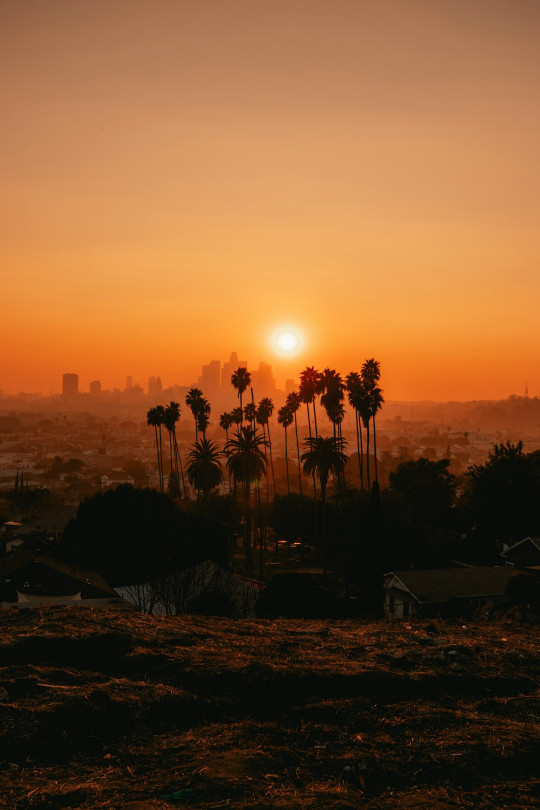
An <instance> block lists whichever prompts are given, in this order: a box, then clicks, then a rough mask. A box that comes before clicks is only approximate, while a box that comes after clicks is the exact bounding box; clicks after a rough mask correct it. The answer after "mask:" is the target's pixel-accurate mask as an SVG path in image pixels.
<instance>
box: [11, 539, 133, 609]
mask: <svg viewBox="0 0 540 810" xmlns="http://www.w3.org/2000/svg"><path fill="white" fill-rule="evenodd" d="M17 590H19V591H22V592H25V593H33V594H40V595H47V596H61V595H66V594H73V593H76V592H78V591H81V593H82V597H83V598H88V599H90V598H92V599H99V598H105V597H107V598H111V597H117V596H118V594H117V593H116V592H115V591H113V589H112V588H111V587H110V585H108V584H107V582H105V580H104V579H103V577H102V576H101V574H98V573H97V572H96V571H89V570H87V569H85V568H79V566H76V565H72V564H71V563H68V562H65V561H64V560H55V559H52V558H51V557H48V556H46V555H44V554H39V553H36V552H35V551H32V550H26V549H21V550H20V551H13V552H11V553H10V554H9V555H8V556H7V557H5V558H4V559H3V560H1V561H0V598H1V600H2V601H4V602H9V601H16V599H17V597H16V592H17Z"/></svg>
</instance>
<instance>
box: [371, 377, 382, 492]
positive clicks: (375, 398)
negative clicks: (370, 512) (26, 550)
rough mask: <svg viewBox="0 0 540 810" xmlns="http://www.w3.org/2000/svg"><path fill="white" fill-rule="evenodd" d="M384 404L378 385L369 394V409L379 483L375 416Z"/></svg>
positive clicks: (376, 478)
mask: <svg viewBox="0 0 540 810" xmlns="http://www.w3.org/2000/svg"><path fill="white" fill-rule="evenodd" d="M383 404H384V397H383V395H382V390H381V389H380V388H379V386H378V385H376V386H375V387H374V388H373V389H372V390H371V391H370V394H369V410H370V413H371V423H372V425H373V453H374V457H375V481H376V482H377V484H378V483H379V476H378V474H377V431H376V430H375V416H376V415H377V412H378V411H380V410H381V408H382V406H383Z"/></svg>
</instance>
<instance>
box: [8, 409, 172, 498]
mask: <svg viewBox="0 0 540 810" xmlns="http://www.w3.org/2000/svg"><path fill="white" fill-rule="evenodd" d="M146 424H147V425H148V426H149V427H153V428H154V434H155V437H156V454H157V465H158V475H159V488H160V490H161V491H162V492H163V479H162V476H161V458H160V453H159V438H158V425H160V424H161V423H160V417H159V415H158V411H157V406H156V407H155V408H150V409H149V410H148V412H147V414H146ZM17 475H18V473H17Z"/></svg>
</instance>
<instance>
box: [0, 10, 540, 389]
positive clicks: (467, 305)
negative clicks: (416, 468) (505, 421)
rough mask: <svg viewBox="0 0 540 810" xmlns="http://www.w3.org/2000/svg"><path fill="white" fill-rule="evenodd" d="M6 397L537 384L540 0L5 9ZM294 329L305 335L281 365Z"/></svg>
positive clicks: (0, 143) (0, 378)
mask: <svg viewBox="0 0 540 810" xmlns="http://www.w3.org/2000/svg"><path fill="white" fill-rule="evenodd" d="M0 8H1V19H2V24H1V26H0V52H1V53H2V63H3V64H2V71H1V74H0V82H1V85H2V111H3V114H2V119H3V125H2V127H1V128H0V161H1V164H2V166H1V168H2V178H3V182H2V188H1V192H0V193H1V197H0V207H1V211H0V229H1V253H2V255H1V262H2V265H1V266H2V288H1V289H2V292H3V296H2V299H3V307H2V316H1V326H0V332H1V340H2V348H3V351H2V357H3V362H2V370H1V374H0V389H3V390H4V391H5V392H9V393H16V392H17V391H21V390H24V391H38V390H41V391H43V392H44V393H48V392H49V390H50V389H51V388H52V390H53V391H55V392H58V391H59V390H60V387H61V375H62V373H63V372H64V371H74V372H78V373H79V375H80V387H81V388H82V389H83V390H87V389H88V383H89V381H90V380H92V379H101V381H102V384H103V387H112V386H121V387H123V385H124V384H125V378H126V375H127V374H131V375H132V376H133V378H134V380H138V381H140V382H141V383H142V384H144V385H146V381H147V378H148V376H149V375H150V374H154V375H157V374H160V375H161V376H162V378H163V381H164V383H165V384H171V383H173V382H178V383H184V384H189V383H192V382H193V381H195V380H196V377H197V375H198V374H199V373H200V367H201V365H202V363H204V362H208V361H209V360H211V359H222V360H225V359H227V358H228V355H229V353H230V351H231V350H236V351H238V353H239V355H240V356H241V357H245V358H247V359H248V361H249V363H250V364H251V365H253V366H255V365H256V364H258V361H259V360H260V359H264V360H266V361H267V362H270V363H272V364H273V367H274V371H275V372H276V377H277V380H278V383H279V384H282V383H283V380H284V378H285V376H297V373H298V371H300V370H301V369H302V368H303V367H304V366H305V365H307V364H309V365H315V366H317V367H319V368H322V367H323V366H325V365H331V366H332V367H335V368H337V369H339V370H341V371H342V372H344V373H347V372H348V371H350V370H352V369H358V368H359V367H360V365H361V363H362V362H363V360H364V359H365V358H366V357H371V356H375V357H376V358H378V359H380V361H381V364H382V372H383V379H382V383H383V388H384V390H385V396H386V397H387V398H390V399H405V398H406V399H424V398H430V399H471V398H495V397H503V396H506V395H508V394H510V393H522V392H523V389H524V386H525V380H526V379H528V384H529V392H530V394H531V395H534V394H540V368H539V364H538V357H539V354H540V352H539V349H540V330H539V329H538V325H537V324H538V304H539V303H540V295H539V293H540V273H539V256H540V231H539V228H538V223H539V221H540V193H539V188H540V161H539V160H538V150H539V146H538V145H539V143H540V104H539V95H540V94H539V90H540V48H539V42H540V4H539V3H538V2H536V0H473V2H471V0H382V1H380V0H378V2H363V0H189V1H187V2H186V1H185V0H77V2H73V0H40V2H39V3H36V2H35V0H16V2H15V0H11V2H7V1H6V0H4V1H3V2H1V3H0ZM281 323H290V324H293V325H295V326H297V327H298V328H299V329H302V330H303V331H304V332H305V345H304V349H303V351H302V353H301V354H300V355H299V356H298V357H296V358H294V359H292V360H289V361H286V362H285V361H282V360H281V359H279V358H278V357H275V356H274V355H273V353H272V349H271V347H270V344H269V341H270V335H271V333H272V331H273V329H274V328H275V326H276V325H279V324H281Z"/></svg>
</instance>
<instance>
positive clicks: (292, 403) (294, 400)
mask: <svg viewBox="0 0 540 810" xmlns="http://www.w3.org/2000/svg"><path fill="white" fill-rule="evenodd" d="M301 402H302V400H301V399H300V394H299V393H298V392H297V391H291V393H290V394H288V396H287V401H286V405H287V408H288V409H289V410H290V412H291V413H292V414H293V416H294V432H295V434H296V453H297V456H298V489H299V492H300V495H301V494H302V468H301V465H300V444H299V442H298V423H297V421H296V411H298V410H299V408H300V405H301Z"/></svg>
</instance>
